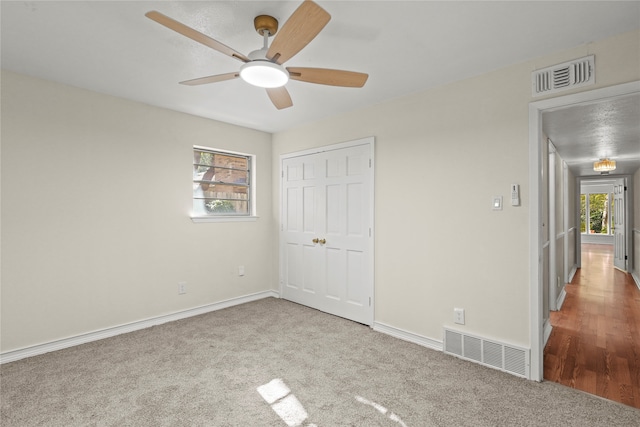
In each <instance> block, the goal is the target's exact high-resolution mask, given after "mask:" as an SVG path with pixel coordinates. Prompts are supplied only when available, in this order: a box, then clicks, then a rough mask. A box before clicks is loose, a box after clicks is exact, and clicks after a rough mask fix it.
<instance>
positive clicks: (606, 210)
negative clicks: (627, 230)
mask: <svg viewBox="0 0 640 427" xmlns="http://www.w3.org/2000/svg"><path fill="white" fill-rule="evenodd" d="M612 200H613V196H612V195H611V194H608V193H587V194H584V193H583V194H581V195H580V232H581V233H588V234H600V235H613V227H612V218H611V213H612V208H613V206H611V207H610V204H612V203H609V202H610V201H612ZM587 218H588V223H587ZM587 226H588V231H587Z"/></svg>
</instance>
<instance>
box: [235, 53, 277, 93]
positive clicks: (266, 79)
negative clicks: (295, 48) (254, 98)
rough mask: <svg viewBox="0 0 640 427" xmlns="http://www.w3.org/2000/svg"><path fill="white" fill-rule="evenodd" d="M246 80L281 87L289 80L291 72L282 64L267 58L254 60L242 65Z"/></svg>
mask: <svg viewBox="0 0 640 427" xmlns="http://www.w3.org/2000/svg"><path fill="white" fill-rule="evenodd" d="M240 77H241V78H242V80H244V81H245V82H247V83H249V84H251V85H254V86H258V87H263V88H275V87H281V86H284V85H285V84H287V82H288V81H289V72H288V71H287V69H286V68H284V67H283V66H282V65H279V64H276V63H273V62H271V61H265V60H254V61H251V62H247V63H246V64H244V65H242V67H240Z"/></svg>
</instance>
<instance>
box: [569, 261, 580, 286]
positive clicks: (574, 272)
mask: <svg viewBox="0 0 640 427" xmlns="http://www.w3.org/2000/svg"><path fill="white" fill-rule="evenodd" d="M577 272H578V266H577V265H575V264H573V267H571V271H570V272H569V278H568V280H567V283H571V281H572V280H573V276H575V275H576V273H577Z"/></svg>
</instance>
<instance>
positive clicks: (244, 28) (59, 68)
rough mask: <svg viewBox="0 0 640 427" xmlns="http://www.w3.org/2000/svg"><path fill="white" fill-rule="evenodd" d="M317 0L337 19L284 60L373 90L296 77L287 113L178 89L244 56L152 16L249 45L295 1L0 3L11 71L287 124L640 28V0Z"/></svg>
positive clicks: (223, 116) (251, 95)
mask: <svg viewBox="0 0 640 427" xmlns="http://www.w3.org/2000/svg"><path fill="white" fill-rule="evenodd" d="M317 3H318V4H320V5H321V6H322V7H323V8H324V9H326V10H327V11H328V12H329V13H330V14H331V16H332V20H331V21H330V22H329V24H328V25H327V26H326V27H325V28H324V30H323V31H322V32H321V33H320V34H319V35H318V36H317V37H316V38H315V39H314V40H313V41H312V42H311V43H310V44H309V45H308V46H307V47H306V48H305V49H303V51H302V52H300V53H299V54H298V55H296V56H295V57H294V58H292V59H291V60H290V61H288V62H287V63H286V64H285V65H287V66H302V67H320V68H337V69H345V70H352V71H360V72H366V73H369V75H370V77H369V80H368V81H367V83H366V85H365V87H364V88H362V89H354V88H336V87H329V86H321V85H314V84H310V83H303V82H298V81H290V82H289V83H288V84H287V89H288V90H289V92H290V94H291V97H292V99H293V103H294V105H293V107H291V108H288V109H284V110H277V109H275V107H273V105H272V104H271V102H270V101H269V99H268V97H267V95H266V93H265V91H264V90H263V89H259V88H256V87H253V86H250V85H248V84H246V83H245V82H243V81H242V80H240V79H236V80H231V81H225V82H220V83H214V84H210V85H204V86H193V87H191V86H184V85H179V84H178V82H179V81H183V80H188V79H192V78H196V77H202V76H207V75H212V74H221V73H227V72H232V71H236V70H238V68H239V66H240V65H241V63H240V62H239V61H236V60H234V59H232V58H230V57H227V56H225V55H223V54H221V53H219V52H216V51H214V50H212V49H210V48H207V47H205V46H202V45H200V44H198V43H196V42H194V41H193V40H190V39H188V38H186V37H184V36H182V35H180V34H177V33H175V32H173V31H171V30H169V29H167V28H165V27H163V26H161V25H159V24H157V23H156V22H153V21H151V20H149V19H148V18H146V17H145V16H144V14H145V13H146V12H147V11H149V10H157V11H159V12H161V13H163V14H165V15H168V16H170V17H172V18H174V19H176V20H178V21H180V22H182V23H184V24H186V25H189V26H192V27H193V28H195V29H197V30H198V31H200V32H202V33H205V34H207V35H209V36H211V37H213V38H215V39H216V40H218V41H220V42H222V43H224V44H226V45H228V46H230V47H232V48H234V49H236V50H237V51H239V52H242V53H244V54H248V53H249V52H250V51H252V50H255V49H258V48H260V47H261V44H262V39H261V37H260V36H259V35H258V34H257V33H256V32H255V30H254V29H253V18H254V17H255V16H257V15H260V14H269V15H272V16H274V17H276V18H277V19H278V20H279V21H280V25H281V26H282V25H283V24H284V22H285V21H286V19H287V18H288V17H289V16H290V15H291V13H293V11H294V10H295V9H296V8H297V6H298V5H299V2H298V1H208V2H197V1H181V2H175V1H153V2H151V1H61V2H58V1H42V2H34V1H1V2H0V12H1V41H2V58H1V60H2V67H3V68H5V69H8V70H11V71H15V72H18V73H23V74H27V75H31V76H35V77H40V78H44V79H48V80H53V81H56V82H60V83H64V84H69V85H73V86H77V87H81V88H86V89H90V90H93V91H97V92H102V93H106V94H110V95H114V96H119V97H123V98H128V99H132V100H136V101H140V102H144V103H147V104H151V105H155V106H160V107H164V108H169V109H172V110H177V111H182V112H185V113H189V114H194V115H197V116H202V117H207V118H212V119H216V120H221V121H225V122H229V123H233V124H237V125H241V126H246V127H249V128H253V129H258V130H263V131H267V132H277V131H281V130H284V129H288V128H291V127H295V126H298V125H301V124H303V123H307V122H312V121H316V120H319V119H322V118H325V117H328V116H332V115H337V114H341V113H345V112H347V111H350V110H354V109H359V108H363V107H366V106H368V105H372V104H377V103H380V102H384V101H386V100H389V99H392V98H396V97H400V96H403V95H407V94H410V93H415V92H418V91H422V90H426V89H429V88H431V87H435V86H439V85H443V84H446V83H449V82H452V81H456V80H460V79H464V78H468V77H471V76H475V75H480V74H483V73H486V72H489V71H492V70H495V69H499V68H502V67H505V66H508V65H511V64H515V63H519V62H523V61H526V60H529V59H532V58H536V57H540V56H543V55H546V54H549V53H551V52H555V51H560V50H563V49H568V48H571V47H575V46H579V45H582V44H585V43H589V42H591V41H596V40H601V39H604V38H607V37H610V36H612V35H615V34H619V33H623V32H626V31H630V30H634V29H637V28H639V27H640V2H638V1H631V2H629V1H623V2H612V1H600V2H598V1H586V2H578V1H557V2H547V1H544V2H543V1H531V2H530V1H499V2H486V1H470V2H460V1H445V2H436V1H365V0H361V1H357V0H353V1H329V0H318V1H317ZM548 65H553V64H541V67H543V66H548ZM594 117H597V115H596V116H594ZM574 123H575V124H576V125H577V124H579V123H578V122H575V121H574ZM563 132H567V131H566V130H563ZM560 139H562V138H558V140H557V141H556V140H554V142H556V143H557V144H561V141H560ZM636 141H637V140H636Z"/></svg>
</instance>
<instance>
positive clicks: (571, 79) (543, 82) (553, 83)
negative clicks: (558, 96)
mask: <svg viewBox="0 0 640 427" xmlns="http://www.w3.org/2000/svg"><path fill="white" fill-rule="evenodd" d="M594 60H595V57H594V56H593V55H590V56H586V57H584V58H581V59H576V60H573V61H569V62H565V63H563V64H558V65H553V66H551V67H547V68H543V69H541V70H536V71H534V72H533V73H532V74H531V80H532V90H533V92H532V94H533V96H534V97H536V96H542V95H547V94H550V93H554V92H560V91H563V90H568V89H573V88H576V87H580V86H588V85H592V84H594V83H595V82H596V74H595V70H596V69H595V63H594Z"/></svg>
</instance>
